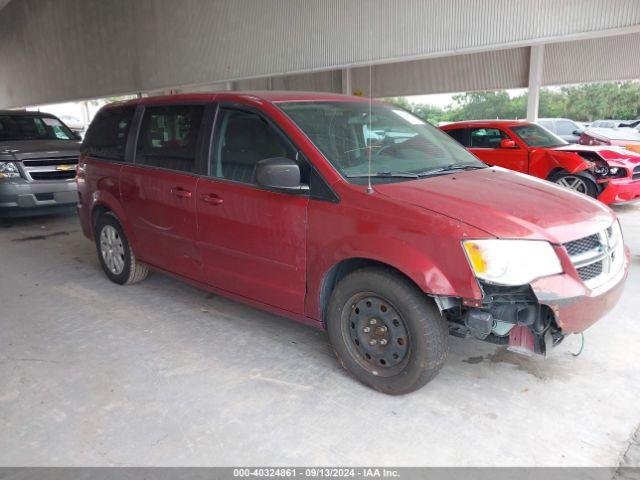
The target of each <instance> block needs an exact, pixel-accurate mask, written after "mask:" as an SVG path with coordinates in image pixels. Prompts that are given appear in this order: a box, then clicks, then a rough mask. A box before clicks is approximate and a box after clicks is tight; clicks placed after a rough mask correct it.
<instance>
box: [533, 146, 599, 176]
mask: <svg viewBox="0 0 640 480" xmlns="http://www.w3.org/2000/svg"><path fill="white" fill-rule="evenodd" d="M589 167H591V162H590V161H588V160H585V159H584V158H582V157H581V156H580V155H578V154H577V153H575V152H559V151H552V150H546V149H538V150H532V151H531V152H529V174H530V175H533V176H535V177H538V178H549V174H550V173H551V172H552V171H553V170H556V169H558V168H561V169H562V170H565V171H567V172H569V173H578V172H582V171H584V170H587V169H588V168H589Z"/></svg>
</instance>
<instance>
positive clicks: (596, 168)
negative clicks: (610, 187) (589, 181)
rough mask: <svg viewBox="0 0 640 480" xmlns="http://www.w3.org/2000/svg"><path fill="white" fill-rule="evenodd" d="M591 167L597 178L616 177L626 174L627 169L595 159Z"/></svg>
mask: <svg viewBox="0 0 640 480" xmlns="http://www.w3.org/2000/svg"><path fill="white" fill-rule="evenodd" d="M592 168H593V173H595V174H596V176H597V177H599V178H606V177H610V178H618V177H626V176H627V171H626V170H625V169H624V168H620V167H610V166H609V164H608V163H607V162H603V161H602V160H596V162H595V163H594V164H593V167H592Z"/></svg>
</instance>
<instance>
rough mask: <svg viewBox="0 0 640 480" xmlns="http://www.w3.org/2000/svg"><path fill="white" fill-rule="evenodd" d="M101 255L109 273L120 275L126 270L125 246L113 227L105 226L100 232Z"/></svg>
mask: <svg viewBox="0 0 640 480" xmlns="http://www.w3.org/2000/svg"><path fill="white" fill-rule="evenodd" d="M100 253H101V254H102V260H104V263H105V265H106V266H107V268H108V269H109V271H110V272H111V273H113V274H114V275H120V274H121V273H122V271H123V270H124V245H123V243H122V238H121V237H120V234H119V233H118V230H116V229H115V228H114V227H112V226H111V225H105V226H104V227H103V228H102V231H101V232H100Z"/></svg>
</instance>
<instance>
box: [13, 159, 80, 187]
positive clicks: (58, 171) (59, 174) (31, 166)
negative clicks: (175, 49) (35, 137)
mask: <svg viewBox="0 0 640 480" xmlns="http://www.w3.org/2000/svg"><path fill="white" fill-rule="evenodd" d="M77 164H78V157H76V156H73V157H54V158H34V159H32V160H23V161H22V168H23V169H24V172H25V173H26V175H27V178H28V179H31V180H35V181H40V180H70V179H73V178H76V165H77Z"/></svg>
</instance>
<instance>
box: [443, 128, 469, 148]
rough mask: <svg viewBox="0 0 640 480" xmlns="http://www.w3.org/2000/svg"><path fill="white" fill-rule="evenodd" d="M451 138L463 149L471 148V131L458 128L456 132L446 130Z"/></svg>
mask: <svg viewBox="0 0 640 480" xmlns="http://www.w3.org/2000/svg"><path fill="white" fill-rule="evenodd" d="M445 133H447V134H448V135H449V136H450V137H451V138H453V139H454V140H455V141H457V142H458V143H459V144H460V145H462V146H463V147H469V129H468V128H456V129H455V130H445Z"/></svg>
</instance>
